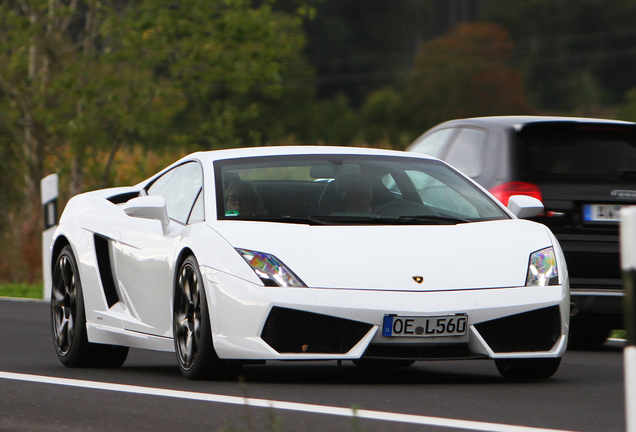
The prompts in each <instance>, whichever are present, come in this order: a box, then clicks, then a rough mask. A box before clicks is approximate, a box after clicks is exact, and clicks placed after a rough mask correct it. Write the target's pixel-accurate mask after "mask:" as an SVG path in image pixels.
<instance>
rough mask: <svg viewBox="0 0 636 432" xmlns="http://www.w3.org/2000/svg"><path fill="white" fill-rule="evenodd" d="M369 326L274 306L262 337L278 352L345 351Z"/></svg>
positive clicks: (320, 352)
mask: <svg viewBox="0 0 636 432" xmlns="http://www.w3.org/2000/svg"><path fill="white" fill-rule="evenodd" d="M371 327H373V326H372V325H371V324H366V323H362V322H359V321H352V320H347V319H343V318H336V317H332V316H328V315H321V314H316V313H312V312H304V311H300V310H295V309H287V308H281V307H273V308H272V310H271V312H270V313H269V317H268V318H267V321H266V322H265V327H264V328H263V332H262V333H261V338H262V339H263V340H264V341H265V342H267V344H268V345H269V346H271V347H272V348H274V349H275V350H276V351H277V352H279V353H306V354H344V353H346V352H348V351H349V350H351V348H353V347H354V346H355V345H356V344H357V343H358V342H360V339H362V338H363V337H364V335H366V334H367V333H368V332H369V330H370V329H371Z"/></svg>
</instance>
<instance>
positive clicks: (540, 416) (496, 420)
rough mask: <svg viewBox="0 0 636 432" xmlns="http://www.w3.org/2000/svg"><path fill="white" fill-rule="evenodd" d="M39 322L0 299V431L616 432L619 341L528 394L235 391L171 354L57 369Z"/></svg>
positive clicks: (459, 371) (347, 381) (434, 383)
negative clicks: (196, 373)
mask: <svg viewBox="0 0 636 432" xmlns="http://www.w3.org/2000/svg"><path fill="white" fill-rule="evenodd" d="M48 313H49V312H48V303H44V302H36V301H15V300H7V299H0V432H8V431H11V432H15V431H52V430H56V431H135V432H144V431H169V430H180V431H181V430H182V431H194V430H204V431H227V432H230V431H234V432H238V431H243V432H248V431H280V432H290V431H304V432H313V431H315V432H322V431H352V432H358V431H362V432H371V431H400V432H401V431H465V430H486V431H495V430H497V431H518V432H533V431H537V430H541V429H551V430H567V431H582V432H583V431H590V432H591V431H595V432H612V431H624V430H625V415H624V390H623V353H622V347H621V344H620V343H616V342H608V343H606V344H605V345H604V346H603V347H600V348H599V349H597V350H593V351H589V350H588V351H568V352H567V354H566V356H565V357H564V359H563V362H562V364H561V368H560V369H559V371H558V372H557V373H556V375H555V376H554V377H553V378H552V379H549V380H543V381H537V382H531V383H510V382H505V381H504V380H503V379H502V378H501V377H500V376H499V374H498V372H497V370H496V368H495V366H494V363H493V362H491V361H456V362H418V363H416V364H415V365H413V366H411V367H409V368H402V369H394V370H387V369H376V370H374V369H366V370H365V369H361V368H357V367H355V366H354V365H353V364H352V363H350V362H343V363H342V365H341V366H338V365H337V364H336V362H303V363H298V362H289V363H282V362H269V363H268V364H267V365H252V366H245V367H244V368H243V373H242V379H241V380H240V381H221V382H214V381H210V382H196V381H188V380H186V379H185V378H183V377H182V376H181V374H180V372H179V369H178V367H177V364H176V360H175V359H174V354H172V353H159V352H150V351H142V350H131V353H130V355H129V357H128V360H127V361H126V363H125V364H124V366H123V367H122V368H120V369H114V370H100V369H67V368H64V367H63V366H62V365H61V364H60V363H59V361H58V360H57V357H56V355H55V351H54V348H53V343H52V340H51V335H50V329H49V315H48ZM246 401H248V403H251V404H255V403H261V404H262V405H264V406H266V407H268V408H262V407H256V406H248V405H246ZM280 402H292V404H287V405H281V404H280ZM272 405H276V406H277V408H271V406H272ZM351 408H355V409H356V410H358V411H356V413H357V417H352V416H351ZM405 414H408V415H410V416H406V415H405ZM454 420H460V421H459V422H453V421H454ZM520 426H522V427H520ZM523 427H526V428H527V429H526V428H523Z"/></svg>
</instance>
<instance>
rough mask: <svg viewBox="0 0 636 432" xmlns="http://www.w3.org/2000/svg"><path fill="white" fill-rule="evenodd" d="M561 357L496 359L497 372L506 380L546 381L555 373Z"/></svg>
mask: <svg viewBox="0 0 636 432" xmlns="http://www.w3.org/2000/svg"><path fill="white" fill-rule="evenodd" d="M560 364H561V357H556V358H537V359H527V358H519V359H516V358H515V359H496V360H495V365H496V366H497V370H498V371H499V373H500V374H501V376H503V377H504V378H506V379H511V380H526V379H546V378H550V377H551V376H552V375H554V374H555V373H556V371H557V370H558V369H559V365H560Z"/></svg>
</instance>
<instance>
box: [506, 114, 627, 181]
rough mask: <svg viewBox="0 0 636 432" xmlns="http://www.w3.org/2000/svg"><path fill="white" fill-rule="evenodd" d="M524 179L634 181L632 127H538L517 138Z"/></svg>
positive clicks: (549, 124) (560, 124) (561, 124)
mask: <svg viewBox="0 0 636 432" xmlns="http://www.w3.org/2000/svg"><path fill="white" fill-rule="evenodd" d="M517 137H518V140H517V149H516V150H517V152H518V156H519V157H518V158H517V159H518V161H519V164H518V169H519V171H520V172H521V174H522V175H524V176H526V177H527V176H534V177H549V178H562V179H576V178H587V179H595V180H597V181H598V180H608V181H618V180H626V179H629V180H633V179H634V178H635V176H636V134H635V133H634V128H632V127H630V126H629V125H625V126H623V125H611V124H600V123H599V124H577V123H570V122H547V123H535V124H531V125H528V126H526V127H524V128H523V129H522V130H521V131H520V132H519V133H518V134H517Z"/></svg>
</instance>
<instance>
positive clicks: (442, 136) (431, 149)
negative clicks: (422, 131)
mask: <svg viewBox="0 0 636 432" xmlns="http://www.w3.org/2000/svg"><path fill="white" fill-rule="evenodd" d="M455 130H456V129H442V130H440V131H437V132H433V133H432V134H430V135H426V136H425V137H420V138H418V139H417V140H415V142H414V143H413V144H412V145H411V147H410V148H409V151H414V152H417V153H423V154H425V155H429V156H433V157H440V155H441V154H442V152H443V150H444V145H445V144H446V143H447V142H448V140H449V138H450V137H451V136H452V135H453V132H454V131H455Z"/></svg>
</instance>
